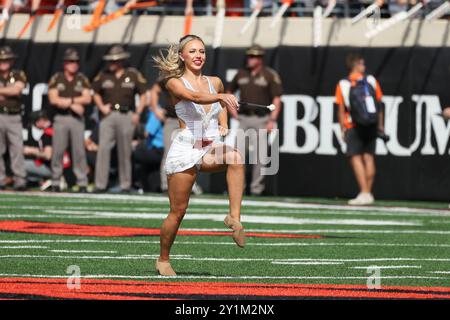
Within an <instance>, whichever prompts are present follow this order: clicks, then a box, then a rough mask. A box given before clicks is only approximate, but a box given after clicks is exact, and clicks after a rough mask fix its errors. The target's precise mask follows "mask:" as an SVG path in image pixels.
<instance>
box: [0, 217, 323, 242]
mask: <svg viewBox="0 0 450 320" xmlns="http://www.w3.org/2000/svg"><path fill="white" fill-rule="evenodd" d="M0 231H4V232H23V233H37V234H55V235H65V236H83V237H136V236H159V229H156V228H131V227H121V226H96V225H82V224H68V223H53V222H38V221H22V220H5V221H0ZM178 235H179V236H229V235H230V232H226V231H189V230H179V231H178ZM246 236H247V237H256V238H303V239H305V238H307V239H319V238H323V237H322V236H321V235H305V234H292V233H261V232H247V233H246Z"/></svg>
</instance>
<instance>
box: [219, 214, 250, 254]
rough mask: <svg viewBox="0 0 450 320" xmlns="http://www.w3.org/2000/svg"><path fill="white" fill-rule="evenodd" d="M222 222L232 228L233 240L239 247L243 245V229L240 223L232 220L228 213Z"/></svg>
mask: <svg viewBox="0 0 450 320" xmlns="http://www.w3.org/2000/svg"><path fill="white" fill-rule="evenodd" d="M223 223H225V225H226V226H227V227H228V228H230V229H232V230H233V234H232V236H233V240H234V242H236V244H237V245H238V246H239V247H241V248H243V247H244V246H245V231H244V227H243V226H242V224H241V223H240V222H239V221H237V220H234V219H233V218H232V217H231V216H230V215H227V216H226V217H225V220H224V221H223Z"/></svg>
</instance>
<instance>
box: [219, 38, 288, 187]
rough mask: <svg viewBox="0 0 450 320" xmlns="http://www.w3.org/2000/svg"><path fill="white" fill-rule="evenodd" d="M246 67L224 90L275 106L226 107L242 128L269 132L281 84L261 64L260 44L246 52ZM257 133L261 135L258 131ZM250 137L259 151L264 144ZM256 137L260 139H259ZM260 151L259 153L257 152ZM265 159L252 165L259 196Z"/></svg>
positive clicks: (252, 182)
mask: <svg viewBox="0 0 450 320" xmlns="http://www.w3.org/2000/svg"><path fill="white" fill-rule="evenodd" d="M246 55H247V66H246V68H244V69H240V70H239V71H238V73H237V74H236V76H235V77H234V79H233V80H232V81H231V83H230V84H229V86H228V89H227V92H228V93H232V92H235V91H237V90H240V94H241V100H242V101H245V102H249V103H256V104H262V105H266V106H267V105H270V104H274V105H275V106H276V109H275V110H274V111H272V112H270V111H269V109H266V108H264V109H263V108H250V107H248V106H242V107H241V108H239V111H236V110H234V109H229V110H228V111H229V112H230V114H231V116H232V117H233V118H235V119H238V120H239V123H240V125H239V128H240V129H242V130H248V129H255V130H257V132H258V133H259V130H261V129H267V131H268V132H269V133H270V131H271V130H272V129H274V128H275V126H276V123H277V119H278V115H279V113H280V111H281V94H282V93H283V87H282V84H281V79H280V76H279V75H278V73H277V72H276V71H274V70H272V69H270V68H268V67H266V66H264V49H263V48H262V47H261V46H259V45H253V46H251V47H250V48H248V49H247V51H246ZM258 136H260V135H259V134H258ZM255 140H256V139H250V146H249V148H250V149H253V150H259V148H258V144H259V143H266V142H267V141H266V142H262V141H260V142H259V143H258V141H255ZM258 140H259V138H258ZM258 153H260V152H258ZM264 162H265V161H263V159H259V160H258V161H257V163H256V164H254V165H253V172H252V181H251V185H250V192H251V194H253V195H261V194H262V193H263V192H264V190H265V182H264V176H263V175H262V164H261V163H264Z"/></svg>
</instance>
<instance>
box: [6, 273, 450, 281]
mask: <svg viewBox="0 0 450 320" xmlns="http://www.w3.org/2000/svg"><path fill="white" fill-rule="evenodd" d="M0 277H24V278H55V279H67V278H68V277H69V275H42V274H40V275H37V274H19V273H0ZM80 278H82V279H135V280H137V279H142V280H145V279H160V280H163V279H167V278H168V277H163V276H132V275H113V274H92V275H86V274H85V275H80ZM169 278H175V279H211V280H219V279H223V280H263V279H273V280H309V279H311V280H314V279H317V280H319V279H324V280H325V279H328V280H350V279H355V280H358V279H361V280H367V277H331V276H194V275H193V276H189V275H186V276H181V275H177V276H176V277H169ZM381 279H427V280H441V279H450V277H429V276H382V277H381Z"/></svg>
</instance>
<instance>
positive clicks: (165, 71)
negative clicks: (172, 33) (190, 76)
mask: <svg viewBox="0 0 450 320" xmlns="http://www.w3.org/2000/svg"><path fill="white" fill-rule="evenodd" d="M192 40H199V41H201V42H202V43H203V44H205V43H204V42H203V40H202V38H200V37H199V36H196V35H192V34H189V35H186V36H184V37H182V38H181V39H180V41H179V43H178V44H172V45H170V46H169V48H167V49H165V51H167V53H166V54H165V55H164V52H163V50H160V51H159V56H153V60H154V61H155V62H156V65H155V66H156V67H157V68H158V69H159V79H161V80H163V81H167V80H169V79H170V78H180V77H181V76H182V75H183V73H184V70H185V65H184V62H183V61H182V60H181V59H180V53H181V52H182V51H183V49H184V47H185V46H186V44H187V43H188V42H190V41H192Z"/></svg>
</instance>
